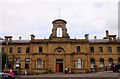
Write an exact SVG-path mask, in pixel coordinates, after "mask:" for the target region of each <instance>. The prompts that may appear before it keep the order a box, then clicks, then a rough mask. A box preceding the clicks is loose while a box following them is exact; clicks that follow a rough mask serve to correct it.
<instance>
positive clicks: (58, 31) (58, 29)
mask: <svg viewBox="0 0 120 79" xmlns="http://www.w3.org/2000/svg"><path fill="white" fill-rule="evenodd" d="M57 37H62V28H61V27H58V28H57Z"/></svg>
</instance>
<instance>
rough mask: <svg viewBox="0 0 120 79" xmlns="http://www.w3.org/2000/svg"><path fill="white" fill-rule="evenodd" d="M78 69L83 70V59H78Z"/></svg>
mask: <svg viewBox="0 0 120 79" xmlns="http://www.w3.org/2000/svg"><path fill="white" fill-rule="evenodd" d="M78 69H82V59H78Z"/></svg>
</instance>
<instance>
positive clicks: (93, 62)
mask: <svg viewBox="0 0 120 79" xmlns="http://www.w3.org/2000/svg"><path fill="white" fill-rule="evenodd" d="M90 63H91V68H94V65H95V59H94V58H91V59H90Z"/></svg>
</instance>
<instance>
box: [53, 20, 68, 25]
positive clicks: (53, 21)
mask: <svg viewBox="0 0 120 79" xmlns="http://www.w3.org/2000/svg"><path fill="white" fill-rule="evenodd" d="M56 21H63V22H64V23H65V24H67V22H66V21H65V20H63V19H56V20H54V21H53V22H52V23H53V24H54V23H55V22H56Z"/></svg>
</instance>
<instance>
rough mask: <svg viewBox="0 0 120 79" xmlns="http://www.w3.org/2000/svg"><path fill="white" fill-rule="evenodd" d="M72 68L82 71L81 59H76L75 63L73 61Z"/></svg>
mask: <svg viewBox="0 0 120 79" xmlns="http://www.w3.org/2000/svg"><path fill="white" fill-rule="evenodd" d="M74 68H75V69H82V59H80V58H79V59H77V61H74Z"/></svg>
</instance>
